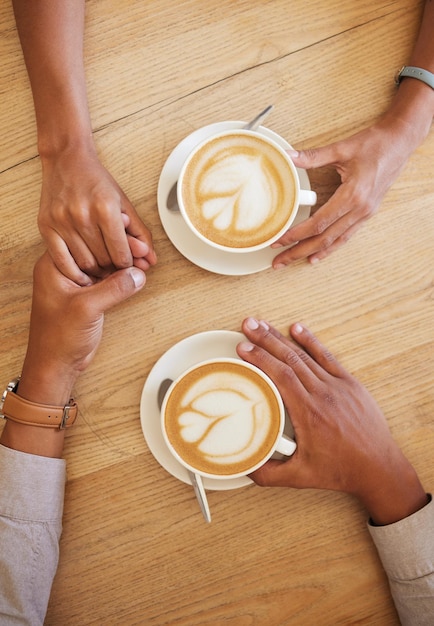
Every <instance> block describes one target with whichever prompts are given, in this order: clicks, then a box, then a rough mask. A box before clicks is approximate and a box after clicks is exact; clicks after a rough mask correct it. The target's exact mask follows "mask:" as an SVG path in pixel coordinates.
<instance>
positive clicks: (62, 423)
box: [59, 404, 73, 430]
mask: <svg viewBox="0 0 434 626" xmlns="http://www.w3.org/2000/svg"><path fill="white" fill-rule="evenodd" d="M72 408H73V407H72V405H71V404H65V406H64V407H63V414H62V419H61V420H60V425H59V430H64V429H65V428H66V422H67V421H68V419H69V411H70V410H71V409H72Z"/></svg>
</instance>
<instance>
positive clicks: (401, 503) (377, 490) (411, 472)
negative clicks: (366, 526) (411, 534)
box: [357, 455, 428, 526]
mask: <svg viewBox="0 0 434 626" xmlns="http://www.w3.org/2000/svg"><path fill="white" fill-rule="evenodd" d="M374 474H375V475H374V476H373V481H372V484H371V485H368V484H367V485H366V486H365V487H364V490H363V492H362V493H360V494H358V495H357V497H358V499H359V501H360V502H361V503H362V504H363V506H364V507H365V508H366V510H367V511H368V514H369V516H370V518H371V520H372V522H373V523H374V524H375V525H378V526H386V525H388V524H392V523H394V522H398V521H400V520H402V519H404V518H406V517H408V516H409V515H412V514H413V513H416V511H419V510H420V509H421V508H423V507H424V506H425V505H426V504H427V502H428V498H427V495H426V492H425V490H424V488H423V486H422V484H421V482H420V480H419V478H418V476H417V473H416V471H415V469H414V468H413V467H412V465H411V464H410V463H409V462H408V461H407V459H406V458H405V457H404V456H403V455H402V457H401V459H400V460H399V463H393V462H390V460H388V461H387V468H386V470H384V471H383V472H382V471H378V472H374Z"/></svg>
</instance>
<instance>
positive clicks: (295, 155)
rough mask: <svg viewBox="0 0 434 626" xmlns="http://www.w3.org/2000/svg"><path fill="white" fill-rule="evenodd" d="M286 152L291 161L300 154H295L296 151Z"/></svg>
mask: <svg viewBox="0 0 434 626" xmlns="http://www.w3.org/2000/svg"><path fill="white" fill-rule="evenodd" d="M286 152H287V154H289V156H290V157H291V159H296V158H297V157H298V156H300V153H299V152H297V150H287V151H286Z"/></svg>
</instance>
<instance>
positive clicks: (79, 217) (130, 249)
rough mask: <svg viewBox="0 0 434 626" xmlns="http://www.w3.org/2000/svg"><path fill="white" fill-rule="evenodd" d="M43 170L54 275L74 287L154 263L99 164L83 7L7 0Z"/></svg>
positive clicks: (42, 216) (48, 0)
mask: <svg viewBox="0 0 434 626" xmlns="http://www.w3.org/2000/svg"><path fill="white" fill-rule="evenodd" d="M13 7H14V12H15V19H16V24H17V29H18V33H19V36H20V40H21V46H22V49H23V53H24V59H25V62H26V67H27V72H28V75H29V79H30V85H31V88H32V94H33V100H34V105H35V113H36V122H37V132H38V149H39V154H40V157H41V163H42V174H43V177H42V192H41V203H40V210H39V218H38V223H39V228H40V231H41V234H42V236H43V237H44V239H45V242H46V244H47V246H48V250H49V252H50V254H51V256H52V258H53V260H54V262H55V264H56V265H57V267H58V268H59V269H60V271H61V272H62V273H63V274H64V275H65V276H67V277H68V278H70V279H71V280H74V281H75V282H77V283H78V284H81V285H89V284H91V282H92V280H91V277H93V276H97V277H101V276H103V275H105V274H106V273H107V272H108V271H111V270H112V269H121V268H126V267H131V266H132V265H135V266H137V267H139V268H140V269H141V270H143V271H146V270H147V269H148V268H149V267H150V266H151V265H154V264H155V263H156V255H155V251H154V249H153V245H152V237H151V234H150V232H149V230H148V229H147V228H146V226H145V225H144V224H143V222H142V220H141V219H140V217H139V216H138V214H137V212H136V210H135V209H134V207H133V206H132V204H131V202H130V201H129V200H128V198H127V196H126V195H125V193H124V192H123V191H122V189H121V188H120V187H119V185H118V184H117V183H116V181H115V180H114V179H113V177H112V176H111V175H110V174H109V172H108V171H107V170H106V169H105V167H104V166H103V165H102V164H101V162H100V161H99V158H98V155H97V151H96V147H95V144H94V140H93V136H92V127H91V121H90V115H89V110H88V103H87V93H86V79H85V72H84V61H83V33H84V10H85V2H84V0H62V1H61V2H58V1H56V0H13Z"/></svg>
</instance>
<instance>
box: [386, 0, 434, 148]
mask: <svg viewBox="0 0 434 626" xmlns="http://www.w3.org/2000/svg"><path fill="white" fill-rule="evenodd" d="M433 33H434V0H427V2H426V3H425V8H424V13H423V18H422V23H421V26H420V30H419V35H418V38H417V40H416V43H415V45H414V48H413V51H412V54H411V55H410V58H409V59H405V60H404V62H405V65H411V66H415V67H421V68H422V69H425V70H428V71H429V72H433V73H434V37H433ZM433 117H434V89H432V88H431V87H429V85H426V84H425V83H423V82H421V81H420V80H417V79H415V78H404V79H403V80H402V81H401V84H400V86H399V88H398V90H397V92H396V95H395V97H394V99H393V101H392V103H391V106H390V108H389V110H388V112H387V113H386V116H385V118H386V120H387V119H392V120H394V121H398V122H399V123H401V124H402V128H403V132H405V134H406V136H408V140H409V150H410V151H411V150H413V149H415V148H416V147H417V146H418V145H419V144H420V143H421V142H422V141H423V140H424V139H425V137H426V136H427V134H428V132H429V130H430V127H431V124H432V120H433Z"/></svg>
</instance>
